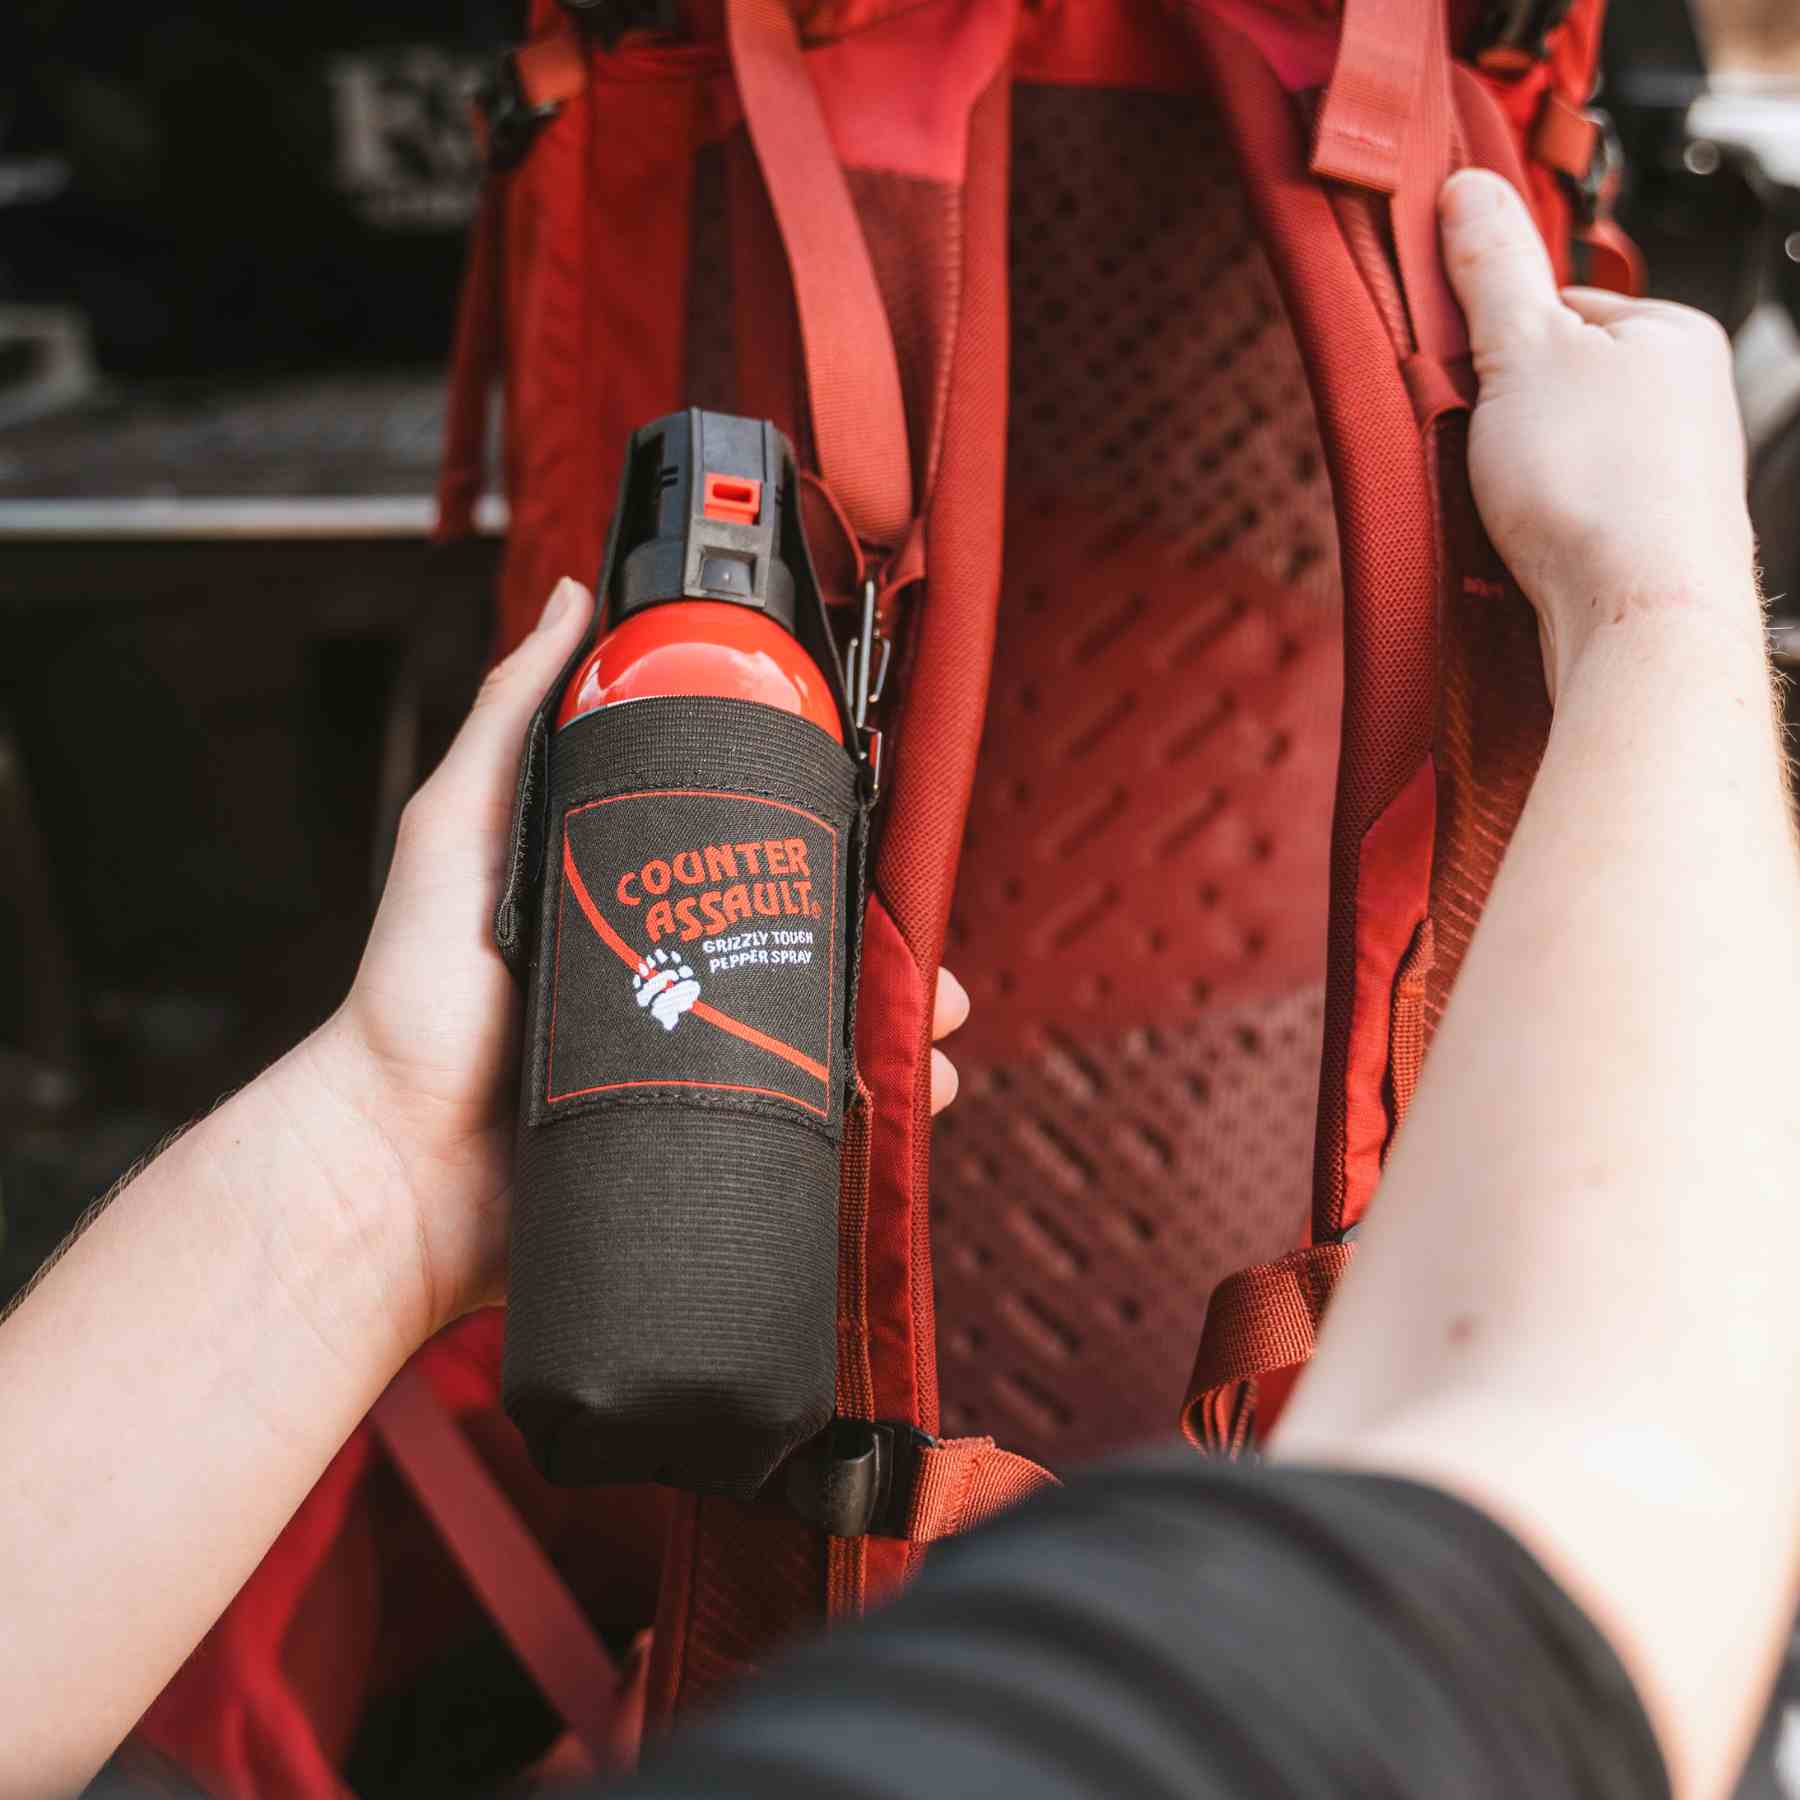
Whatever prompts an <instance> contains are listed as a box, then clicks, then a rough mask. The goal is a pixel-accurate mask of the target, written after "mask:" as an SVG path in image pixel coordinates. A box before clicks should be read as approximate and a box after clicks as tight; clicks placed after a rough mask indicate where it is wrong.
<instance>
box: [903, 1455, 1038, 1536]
mask: <svg viewBox="0 0 1800 1800" xmlns="http://www.w3.org/2000/svg"><path fill="white" fill-rule="evenodd" d="M1059 1485H1060V1483H1059V1482H1058V1481H1057V1479H1056V1477H1055V1476H1054V1475H1052V1474H1051V1473H1050V1471H1049V1470H1048V1469H1045V1468H1040V1467H1039V1466H1038V1464H1036V1463H1034V1462H1032V1461H1031V1460H1030V1459H1029V1458H1028V1457H1024V1456H1018V1455H1015V1454H1014V1453H1013V1452H1012V1451H1011V1450H1002V1449H1000V1448H999V1447H998V1446H997V1445H996V1444H995V1442H994V1440H993V1439H992V1438H990V1437H968V1438H944V1439H942V1440H941V1441H940V1442H938V1443H936V1444H933V1445H932V1446H931V1447H930V1448H928V1449H925V1450H921V1451H920V1452H919V1460H918V1464H917V1469H916V1473H915V1475H914V1480H913V1496H912V1505H911V1507H910V1508H909V1509H908V1511H907V1518H906V1531H905V1536H906V1539H907V1541H908V1542H909V1543H914V1544H932V1543H936V1542H937V1540H938V1539H939V1538H947V1537H954V1536H955V1535H956V1533H957V1532H959V1531H967V1530H969V1529H970V1527H971V1526H975V1525H979V1524H980V1523H981V1521H982V1520H983V1519H988V1518H992V1517H993V1515H994V1514H995V1513H997V1512H1003V1511H1004V1510H1005V1509H1006V1508H1007V1507H1009V1506H1016V1505H1017V1504H1018V1503H1019V1502H1020V1501H1021V1500H1024V1499H1027V1498H1029V1497H1030V1496H1031V1495H1032V1494H1035V1493H1038V1492H1039V1491H1040V1490H1042V1489H1044V1488H1047V1487H1057V1486H1059Z"/></svg>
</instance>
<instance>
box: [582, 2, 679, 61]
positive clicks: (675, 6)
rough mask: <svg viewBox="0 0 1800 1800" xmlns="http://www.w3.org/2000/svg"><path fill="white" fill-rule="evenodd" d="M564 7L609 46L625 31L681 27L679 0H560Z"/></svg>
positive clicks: (662, 31) (670, 31)
mask: <svg viewBox="0 0 1800 1800" xmlns="http://www.w3.org/2000/svg"><path fill="white" fill-rule="evenodd" d="M562 8H563V11H564V12H566V13H567V14H568V15H569V17H570V18H572V19H574V20H575V21H576V23H577V24H579V25H580V26H581V28H582V30H584V31H586V32H589V33H591V34H592V35H593V36H594V37H597V38H598V39H599V40H600V42H601V44H602V45H603V46H604V47H605V48H606V49H608V50H610V49H611V48H612V47H613V45H615V44H616V43H617V42H618V41H619V39H620V38H622V37H623V36H624V35H625V33H626V32H628V31H654V32H658V33H662V34H665V35H666V34H669V33H672V32H675V31H677V30H679V29H680V26H681V8H680V4H679V0H562Z"/></svg>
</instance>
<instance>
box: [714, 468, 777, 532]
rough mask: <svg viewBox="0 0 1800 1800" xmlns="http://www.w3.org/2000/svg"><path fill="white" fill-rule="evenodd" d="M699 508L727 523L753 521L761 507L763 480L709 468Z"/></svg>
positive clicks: (752, 523) (748, 523) (742, 523)
mask: <svg viewBox="0 0 1800 1800" xmlns="http://www.w3.org/2000/svg"><path fill="white" fill-rule="evenodd" d="M700 510H701V511H702V512H703V513H704V514H705V515H706V517H707V518H709V519H718V520H720V521H721V522H723V523H725V524H727V525H754V524H755V523H756V519H757V515H758V514H759V513H760V512H761V511H762V483H761V482H760V481H752V480H751V479H750V477H749V476H747V475H721V474H719V473H718V472H717V471H716V470H711V469H709V470H708V471H707V475H706V484H705V486H704V488H703V489H702V490H701V495H700Z"/></svg>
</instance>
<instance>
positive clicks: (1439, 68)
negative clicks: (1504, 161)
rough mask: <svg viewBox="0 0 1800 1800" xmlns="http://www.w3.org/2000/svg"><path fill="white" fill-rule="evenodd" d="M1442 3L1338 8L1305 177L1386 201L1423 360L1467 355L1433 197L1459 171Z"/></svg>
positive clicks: (1353, 2)
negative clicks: (1340, 14)
mask: <svg viewBox="0 0 1800 1800" xmlns="http://www.w3.org/2000/svg"><path fill="white" fill-rule="evenodd" d="M1445 7H1446V0H1344V22H1343V28H1342V33H1341V36H1340V38H1339V40H1338V53H1337V62H1336V64H1335V66H1334V68H1333V70H1332V76H1331V85H1330V86H1329V87H1328V88H1327V89H1326V90H1325V98H1324V101H1323V102H1322V104H1321V105H1320V108H1319V118H1318V125H1317V129H1316V132H1315V135H1314V138H1313V154H1312V171H1313V173H1314V174H1315V175H1318V176H1321V177H1323V178H1325V179H1327V180H1332V181H1348V182H1351V183H1353V184H1354V185H1356V186H1357V187H1364V188H1371V189H1373V190H1374V191H1375V192H1377V193H1381V194H1386V195H1388V196H1389V202H1390V216H1391V220H1392V225H1393V232H1394V257H1395V260H1396V261H1397V262H1398V264H1399V265H1400V285H1401V287H1402V289H1403V290H1404V291H1405V294H1406V304H1407V310H1408V312H1409V314H1410V315H1411V318H1412V327H1413V338H1414V342H1415V343H1416V345H1417V347H1418V348H1419V349H1420V350H1421V351H1423V352H1424V353H1425V354H1426V355H1429V356H1436V357H1438V358H1440V359H1441V360H1445V361H1448V360H1449V359H1450V358H1451V357H1453V356H1458V355H1461V354H1462V353H1463V352H1464V351H1465V350H1466V349H1467V348H1468V339H1467V334H1466V332H1465V330H1464V326H1463V320H1462V313H1461V312H1460V311H1459V310H1458V308H1457V306H1456V302H1455V299H1454V298H1453V296H1452V295H1451V292H1450V287H1449V283H1448V282H1447V281H1446V280H1445V278H1444V274H1443V268H1442V263H1441V259H1440V256H1439V252H1438V229H1437V195H1438V189H1439V188H1440V187H1442V186H1443V184H1444V182H1445V180H1446V178H1447V177H1448V176H1449V174H1450V171H1451V170H1452V169H1453V168H1454V167H1455V166H1456V162H1457V157H1456V153H1455V129H1454V115H1453V113H1452V110H1451V101H1450V68H1451V59H1450V39H1449V32H1448V28H1447V26H1446V24H1445V20H1444V13H1445Z"/></svg>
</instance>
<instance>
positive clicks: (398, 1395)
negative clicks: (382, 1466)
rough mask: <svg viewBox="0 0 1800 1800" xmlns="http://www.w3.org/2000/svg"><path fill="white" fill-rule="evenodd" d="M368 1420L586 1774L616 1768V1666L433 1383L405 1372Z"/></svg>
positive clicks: (617, 1687)
mask: <svg viewBox="0 0 1800 1800" xmlns="http://www.w3.org/2000/svg"><path fill="white" fill-rule="evenodd" d="M370 1418H371V1420H372V1422H373V1424H374V1427H375V1430H376V1431H377V1433H378V1434H379V1435H380V1437H381V1440H382V1442H383V1443H384V1444H385V1445H386V1446H387V1450H388V1454H389V1455H390V1456H392V1457H393V1459H394V1465H395V1467H396V1468H398V1469H399V1471H400V1473H401V1475H402V1476H403V1477H404V1478H405V1480H406V1483H407V1486H408V1487H410V1488H411V1489H412V1491H413V1494H414V1496H415V1497H416V1498H417V1500H418V1502H419V1504H420V1506H421V1507H423V1508H424V1510H425V1513H426V1515H427V1516H428V1517H429V1518H430V1520H431V1522H432V1524H433V1525H435V1526H436V1527H437V1529H438V1533H439V1535H440V1536H441V1537H442V1538H443V1540H444V1543H445V1545H446V1546H447V1547H448V1549H449V1551H450V1554H451V1555H452V1556H453V1557H455V1559H456V1561H457V1564H458V1565H459V1566H460V1568H461V1569H462V1572H463V1574H464V1576H465V1577H466V1578H467V1580H468V1583H469V1586H470V1587H471V1588H472V1589H473V1590H474V1592H475V1596H476V1598H477V1599H478V1600H480V1602H481V1604H482V1605H483V1606H484V1607H485V1608H486V1609H487V1612H488V1615H489V1617H490V1618H492V1619H493V1621H494V1623H495V1624H496V1625H497V1626H498V1627H499V1628H500V1632H501V1635H502V1636H504V1637H505V1639H506V1641H507V1642H508V1643H509V1644H510V1645H511V1646H512V1648H513V1650H514V1652H515V1653H516V1654H517V1656H518V1658H519V1661H520V1662H521V1663H523V1664H524V1665H525V1668H526V1670H527V1672H528V1673H529V1674H530V1676H531V1678H532V1680H533V1681H534V1682H536V1683H537V1685H538V1687H539V1689H540V1690H541V1691H542V1693H543V1695H544V1698H545V1699H546V1700H548V1701H549V1702H550V1704H551V1705H552V1706H554V1707H555V1708H556V1710H557V1711H558V1712H559V1713H560V1714H561V1715H562V1718H563V1722H564V1724H566V1725H567V1726H568V1727H569V1729H570V1731H571V1732H573V1733H574V1735H575V1736H576V1738H577V1739H579V1741H580V1743H581V1745H582V1747H583V1748H584V1749H585V1750H586V1751H587V1753H588V1755H589V1756H590V1757H591V1758H592V1767H591V1768H590V1769H589V1770H588V1771H587V1772H588V1773H594V1772H597V1771H598V1770H601V1769H606V1768H611V1767H613V1766H614V1765H615V1763H616V1761H617V1757H616V1755H615V1752H614V1747H613V1746H614V1732H613V1704H614V1700H615V1698H616V1696H617V1693H618V1689H619V1671H618V1669H617V1668H616V1667H614V1665H613V1661H612V1658H611V1657H610V1656H608V1655H607V1653H606V1648H605V1646H604V1645H603V1644H602V1643H601V1642H600V1638H599V1636H598V1634H597V1633H596V1632H595V1631H594V1628H593V1627H592V1626H591V1625H590V1624H589V1623H588V1621H587V1618H586V1616H585V1615H584V1614H583V1612H582V1610H581V1608H580V1607H579V1606H577V1605H576V1603H575V1598H574V1596H573V1595H572V1594H571V1593H570V1592H569V1590H568V1589H567V1588H566V1587H565V1586H564V1585H563V1581H562V1578H561V1576H559V1575H558V1574H557V1572H556V1570H555V1568H554V1567H553V1566H552V1565H551V1562H550V1559H549V1557H547V1556H546V1555H545V1554H544V1550H543V1547H542V1546H541V1545H540V1544H539V1543H538V1541H537V1539H536V1538H534V1537H533V1536H532V1535H531V1533H530V1532H529V1531H527V1530H526V1528H525V1526H524V1524H523V1523H522V1522H521V1520H520V1518H519V1515H518V1514H517V1513H516V1512H515V1511H514V1510H513V1508H512V1505H511V1503H510V1502H509V1501H508V1500H507V1498H506V1496H505V1494H504V1493H502V1492H501V1490H500V1487H499V1485H498V1483H496V1482H495V1480H494V1478H493V1476H492V1475H490V1474H489V1473H488V1471H487V1468H486V1465H485V1464H483V1462H482V1461H481V1459H480V1457H478V1456H477V1455H476V1454H475V1452H474V1450H473V1449H472V1448H471V1447H470V1445H469V1442H468V1440H467V1439H466V1438H465V1437H464V1436H463V1434H462V1433H461V1432H460V1431H459V1430H458V1429H457V1428H456V1425H455V1423H454V1422H453V1421H452V1420H451V1419H450V1418H449V1416H448V1415H447V1414H446V1413H445V1411H444V1409H443V1407H442V1406H441V1405H440V1404H439V1403H438V1399H437V1396H436V1395H435V1394H434V1393H433V1392H432V1390H431V1386H430V1384H429V1382H427V1381H426V1379H425V1377H424V1376H423V1375H421V1374H419V1373H418V1372H417V1371H416V1370H414V1369H410V1368H408V1369H402V1370H401V1372H400V1373H399V1375H397V1376H396V1377H395V1378H394V1380H393V1382H392V1383H391V1384H390V1385H389V1387H388V1390H387V1392H386V1393H385V1394H383V1395H382V1397H381V1398H380V1399H379V1400H378V1401H376V1403H375V1409H374V1411H373V1413H372V1414H371V1415H370Z"/></svg>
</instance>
